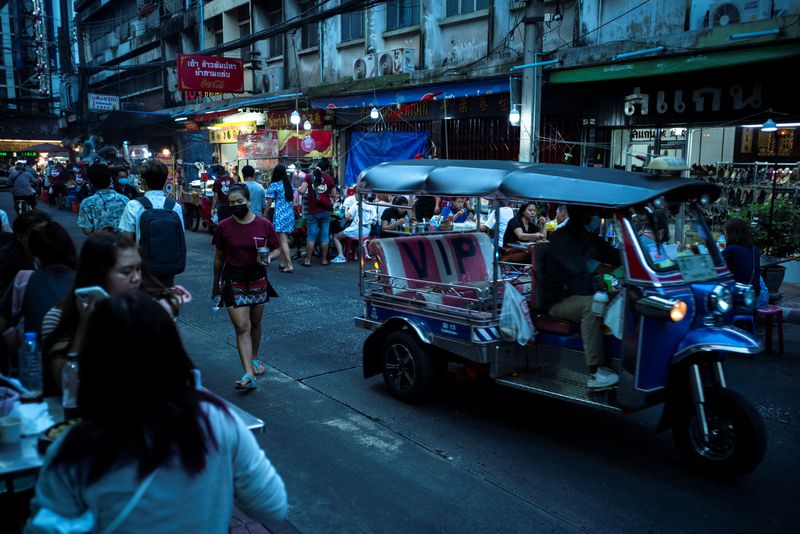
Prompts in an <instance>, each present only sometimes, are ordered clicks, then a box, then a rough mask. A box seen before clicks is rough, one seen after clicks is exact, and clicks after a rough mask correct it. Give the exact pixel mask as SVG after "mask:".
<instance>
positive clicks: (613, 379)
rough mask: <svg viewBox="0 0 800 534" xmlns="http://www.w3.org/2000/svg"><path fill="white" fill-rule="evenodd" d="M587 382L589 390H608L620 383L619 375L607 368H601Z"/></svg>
mask: <svg viewBox="0 0 800 534" xmlns="http://www.w3.org/2000/svg"><path fill="white" fill-rule="evenodd" d="M589 376H591V378H590V379H589V380H588V381H587V382H586V387H587V388H608V387H611V386H614V385H616V383H617V382H619V375H618V374H617V373H615V372H614V371H612V370H611V369H608V368H606V367H600V368H598V369H597V372H596V373H594V374H593V375H589Z"/></svg>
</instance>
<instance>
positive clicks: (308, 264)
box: [300, 261, 311, 267]
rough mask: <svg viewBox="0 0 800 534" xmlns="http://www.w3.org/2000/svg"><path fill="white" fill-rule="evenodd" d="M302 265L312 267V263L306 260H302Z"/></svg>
mask: <svg viewBox="0 0 800 534" xmlns="http://www.w3.org/2000/svg"><path fill="white" fill-rule="evenodd" d="M300 265H302V266H303V267H311V263H306V262H304V261H302V262H300Z"/></svg>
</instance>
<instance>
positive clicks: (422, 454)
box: [0, 193, 800, 533]
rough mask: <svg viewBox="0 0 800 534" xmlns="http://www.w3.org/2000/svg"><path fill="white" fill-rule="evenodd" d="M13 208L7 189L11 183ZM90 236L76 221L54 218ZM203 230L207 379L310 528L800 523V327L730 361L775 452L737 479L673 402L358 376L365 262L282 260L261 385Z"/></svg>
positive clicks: (198, 274) (196, 322)
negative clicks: (394, 384) (711, 465)
mask: <svg viewBox="0 0 800 534" xmlns="http://www.w3.org/2000/svg"><path fill="white" fill-rule="evenodd" d="M0 207H2V208H3V209H6V210H7V211H8V210H9V208H10V195H8V194H7V193H4V194H0ZM55 217H56V218H57V220H59V221H61V222H62V223H63V224H64V225H65V226H66V227H67V228H68V230H70V231H71V233H72V234H73V235H74V236H76V238H77V239H80V235H79V232H78V231H77V229H76V227H75V225H74V220H75V216H74V215H72V214H70V213H66V212H59V213H57V214H56V215H55ZM210 242H211V238H210V235H209V234H208V233H203V232H200V233H191V232H190V233H189V234H188V236H187V243H188V249H189V261H188V268H187V271H186V272H185V273H184V274H182V275H180V276H179V277H178V279H177V282H179V283H181V284H183V285H184V286H186V287H187V288H188V289H189V290H190V291H191V292H192V294H193V295H194V297H195V300H194V302H193V303H192V304H191V305H189V306H188V307H187V308H186V309H185V310H184V312H183V313H182V314H181V317H180V319H179V324H180V329H181V332H182V335H183V338H184V342H185V344H186V346H187V348H188V350H189V353H190V354H191V355H192V357H193V358H194V360H195V362H196V363H197V365H198V366H199V367H200V368H201V370H202V372H203V376H204V380H205V384H206V386H207V387H209V388H211V389H212V390H213V391H215V392H217V393H218V394H219V395H221V396H223V397H225V398H226V399H228V400H230V401H232V402H234V403H236V404H238V405H239V406H241V407H242V408H244V409H245V410H248V411H250V412H252V413H254V414H255V415H257V416H259V417H261V418H262V419H264V420H265V421H266V423H267V427H266V430H265V432H264V433H263V434H259V435H258V436H257V437H258V440H259V442H260V443H261V445H262V446H263V447H264V449H265V450H266V451H267V454H268V455H269V457H270V458H271V460H272V461H273V462H274V463H275V465H276V467H277V469H278V470H279V472H280V473H281V475H282V476H283V478H284V480H285V482H286V484H287V487H288V492H289V501H290V512H289V520H288V523H285V524H283V525H277V526H274V527H271V528H273V529H274V530H277V531H290V530H293V529H296V530H299V531H302V532H309V533H311V532H314V533H317V532H337V533H338V532H409V531H416V532H459V533H461V532H576V531H582V532H637V533H639V532H704V533H705V532H753V531H764V532H784V531H785V532H796V531H797V523H798V520H799V519H800V511H799V510H798V508H799V507H798V502H800V499H799V498H798V480H800V461H798V460H800V454H799V453H798V447H797V443H798V442H800V417H798V407H799V406H800V400H799V398H798V395H797V392H798V391H799V390H800V358H798V356H800V350H799V349H798V347H800V344H798V341H800V327H797V326H787V349H788V354H787V356H786V357H785V358H778V357H777V356H773V355H762V356H759V357H757V358H755V359H752V360H750V359H741V358H737V359H734V360H732V361H730V362H728V363H727V364H726V372H727V379H728V385H729V387H732V388H734V389H736V390H738V391H739V392H741V393H743V394H744V395H745V396H747V397H748V398H750V400H751V401H752V402H753V403H754V404H755V405H756V407H757V408H758V410H759V411H760V412H761V414H762V416H763V417H764V418H765V422H766V427H767V432H768V436H769V446H768V450H767V454H766V457H765V459H764V462H763V463H762V465H761V466H760V467H759V468H758V469H757V470H756V471H755V472H754V473H752V474H751V475H750V476H748V477H747V478H745V479H743V480H741V481H739V482H737V483H733V484H725V483H719V482H716V481H713V480H709V479H706V478H703V477H702V476H699V475H697V474H695V473H693V472H691V471H690V470H689V469H688V468H687V467H686V466H685V465H684V463H683V462H682V461H681V459H680V458H679V456H678V454H677V452H676V450H675V449H674V447H673V445H672V440H671V435H670V433H669V432H665V433H662V434H656V433H655V432H654V431H653V427H654V425H655V422H656V421H657V419H658V416H659V415H660V409H658V408H652V409H649V410H647V411H644V412H640V413H637V414H634V415H629V416H617V415H612V414H607V413H604V412H598V411H594V410H591V409H588V408H583V407H580V406H574V405H571V404H567V403H562V402H557V401H554V400H550V399H546V398H540V397H535V396H530V395H527V394H524V393H521V392H516V391H511V390H506V389H504V388H500V387H496V386H492V385H475V384H469V383H464V382H462V381H459V380H456V379H455V378H454V379H452V380H450V381H449V383H448V384H446V385H445V386H444V387H443V388H442V391H441V392H440V394H439V395H438V396H437V397H436V398H435V399H434V400H433V401H432V402H431V403H429V404H427V405H424V406H409V405H404V404H402V403H400V402H397V401H395V400H394V399H393V398H391V397H390V396H389V395H388V393H387V391H386V389H385V388H384V387H383V383H382V379H381V378H380V377H376V378H372V379H369V380H364V379H363V378H362V375H361V367H360V360H361V343H362V341H363V339H364V337H365V335H366V333H365V332H363V331H361V330H359V329H356V328H355V327H354V326H353V323H352V317H353V316H355V315H357V314H358V313H359V311H360V309H361V304H360V301H359V298H358V284H357V267H356V264H355V263H352V262H351V263H347V264H344V265H330V266H328V267H322V266H320V265H319V264H315V265H313V266H312V268H309V269H304V268H302V267H300V266H299V265H298V266H297V267H296V268H295V273H294V274H291V275H287V274H282V273H279V272H278V271H277V269H272V270H271V271H270V279H271V280H272V282H273V284H274V286H275V287H276V289H277V291H278V292H279V294H280V297H279V298H277V299H274V300H273V301H271V302H270V303H269V304H268V306H267V308H266V313H265V320H264V334H263V335H264V338H263V347H264V350H263V351H262V353H261V354H262V359H264V360H265V361H266V363H267V365H268V368H267V373H266V377H265V378H263V379H261V380H260V382H261V385H262V387H261V388H260V389H259V390H256V391H252V392H239V391H236V390H235V389H234V387H233V381H234V380H235V379H237V378H239V377H240V375H241V373H242V371H241V367H240V364H239V363H238V358H237V356H236V349H235V341H234V335H233V328H232V326H231V324H230V322H229V320H228V318H227V315H226V312H225V311H222V312H212V311H211V309H210V300H209V296H210V284H211V266H212V259H213V249H212V247H211V244H210Z"/></svg>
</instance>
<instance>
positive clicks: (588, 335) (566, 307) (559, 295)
mask: <svg viewBox="0 0 800 534" xmlns="http://www.w3.org/2000/svg"><path fill="white" fill-rule="evenodd" d="M569 214H570V217H569V222H568V223H567V224H566V225H565V226H564V227H563V228H561V229H560V230H559V231H558V232H554V233H553V235H552V236H551V238H550V247H549V248H550V250H549V253H548V255H547V266H546V271H545V275H544V279H543V280H542V295H543V297H544V304H545V309H548V313H549V314H550V315H551V316H552V317H556V318H559V319H566V320H568V321H572V322H576V323H580V325H581V326H580V327H581V339H582V340H583V350H584V353H585V355H586V364H587V365H588V366H589V373H590V374H591V377H590V378H589V380H588V381H587V382H586V387H589V388H605V387H610V386H613V385H614V384H616V383H617V382H618V381H619V376H618V375H617V373H616V372H614V371H613V370H612V369H608V368H606V367H604V364H605V354H604V353H603V321H602V317H598V316H597V315H594V314H593V313H592V296H593V295H594V293H595V291H596V288H595V287H594V280H595V275H596V274H600V273H599V271H598V268H599V267H600V264H601V263H604V264H607V265H611V266H614V267H618V266H619V265H620V263H621V261H620V255H619V252H618V251H617V250H616V249H615V248H613V247H612V246H611V245H609V244H608V243H606V241H605V240H603V239H602V238H601V237H600V236H599V235H597V234H594V233H592V232H589V231H588V230H587V229H586V227H587V225H588V224H589V223H590V221H591V213H589V212H588V211H587V210H586V208H583V207H580V206H571V207H570V208H569ZM509 229H510V227H509Z"/></svg>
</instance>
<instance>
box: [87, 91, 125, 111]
mask: <svg viewBox="0 0 800 534" xmlns="http://www.w3.org/2000/svg"><path fill="white" fill-rule="evenodd" d="M114 110H119V97H118V96H114V95H101V94H99V93H89V111H114Z"/></svg>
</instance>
